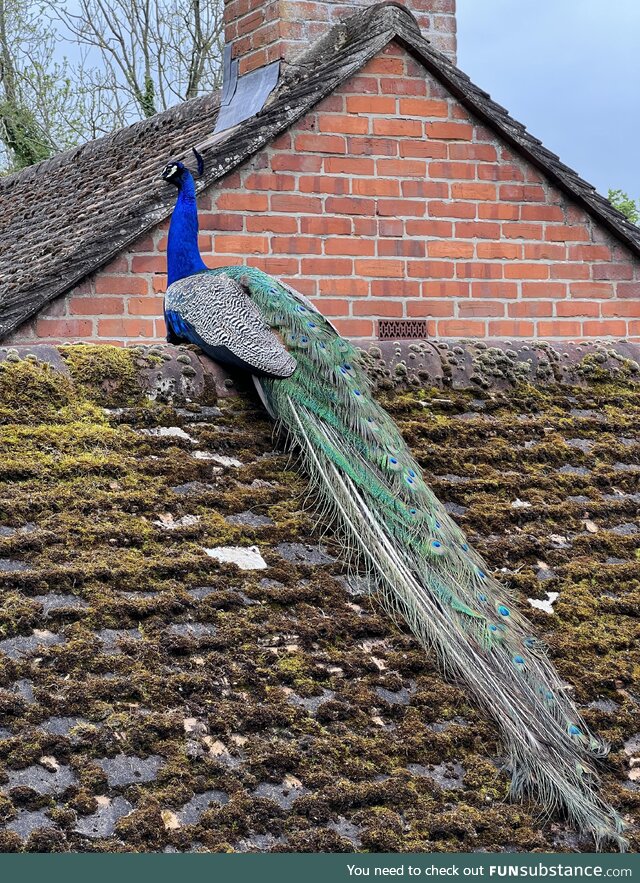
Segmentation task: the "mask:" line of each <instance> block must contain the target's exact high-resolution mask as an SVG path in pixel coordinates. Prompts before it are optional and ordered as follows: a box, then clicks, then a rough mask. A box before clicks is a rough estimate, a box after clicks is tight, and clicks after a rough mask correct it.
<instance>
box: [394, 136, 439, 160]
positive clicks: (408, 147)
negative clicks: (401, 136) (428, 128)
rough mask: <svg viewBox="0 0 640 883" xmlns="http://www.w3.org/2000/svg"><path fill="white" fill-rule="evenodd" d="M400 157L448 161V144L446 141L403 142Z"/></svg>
mask: <svg viewBox="0 0 640 883" xmlns="http://www.w3.org/2000/svg"><path fill="white" fill-rule="evenodd" d="M396 153H397V151H396ZM400 156H417V157H426V158H430V159H446V156H447V144H446V143H445V142H444V141H429V140H428V139H425V140H423V141H401V142H400Z"/></svg>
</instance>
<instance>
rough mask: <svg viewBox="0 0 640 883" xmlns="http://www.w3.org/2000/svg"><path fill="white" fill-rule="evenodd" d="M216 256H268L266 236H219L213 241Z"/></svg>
mask: <svg viewBox="0 0 640 883" xmlns="http://www.w3.org/2000/svg"><path fill="white" fill-rule="evenodd" d="M214 250H215V252H216V254H242V255H243V254H268V253H269V240H268V239H267V237H266V236H233V235H225V234H220V235H218V236H216V239H215V249H214Z"/></svg>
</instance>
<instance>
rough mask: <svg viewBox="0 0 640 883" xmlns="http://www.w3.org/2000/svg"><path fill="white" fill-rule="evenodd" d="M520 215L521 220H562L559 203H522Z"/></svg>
mask: <svg viewBox="0 0 640 883" xmlns="http://www.w3.org/2000/svg"><path fill="white" fill-rule="evenodd" d="M520 217H521V218H522V220H523V221H564V212H563V210H562V208H561V207H560V206H559V205H523V206H522V209H521V214H520Z"/></svg>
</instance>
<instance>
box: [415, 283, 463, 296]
mask: <svg viewBox="0 0 640 883" xmlns="http://www.w3.org/2000/svg"><path fill="white" fill-rule="evenodd" d="M422 296H423V297H449V298H452V297H469V283H468V282H454V281H452V280H450V279H444V280H443V281H441V282H439V281H433V282H431V281H429V282H423V283H422Z"/></svg>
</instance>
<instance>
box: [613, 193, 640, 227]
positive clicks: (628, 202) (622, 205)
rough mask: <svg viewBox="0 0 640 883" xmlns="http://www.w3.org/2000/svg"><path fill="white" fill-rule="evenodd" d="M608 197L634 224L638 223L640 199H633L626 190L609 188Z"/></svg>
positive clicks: (639, 219)
mask: <svg viewBox="0 0 640 883" xmlns="http://www.w3.org/2000/svg"><path fill="white" fill-rule="evenodd" d="M607 197H608V199H609V202H610V203H611V205H612V206H614V208H617V209H618V211H619V212H622V214H623V215H624V216H625V217H626V218H627V219H628V220H629V221H631V223H632V224H637V223H638V221H640V199H638V200H635V199H633V198H632V197H631V196H629V194H628V193H626V192H625V191H624V190H612V189H609V192H608V194H607Z"/></svg>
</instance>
